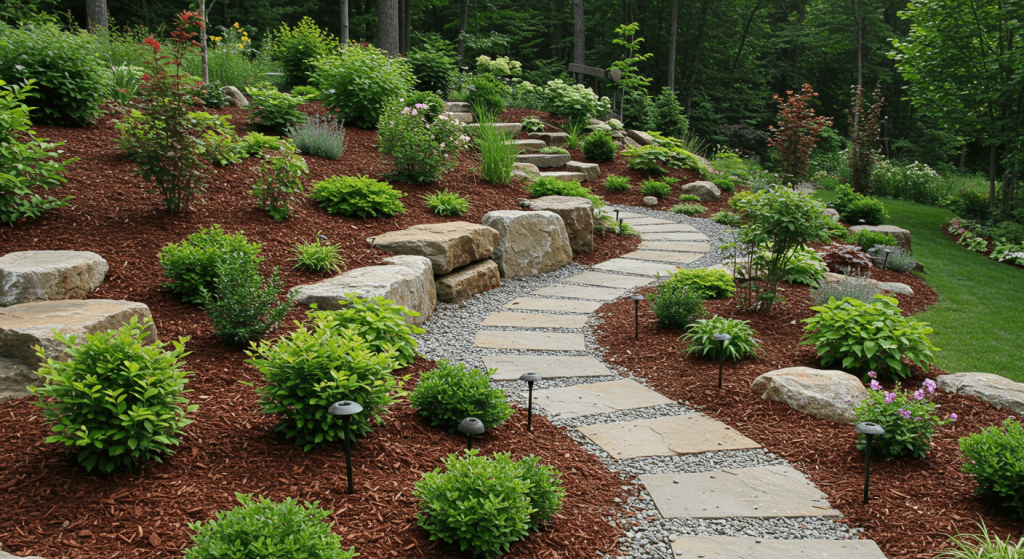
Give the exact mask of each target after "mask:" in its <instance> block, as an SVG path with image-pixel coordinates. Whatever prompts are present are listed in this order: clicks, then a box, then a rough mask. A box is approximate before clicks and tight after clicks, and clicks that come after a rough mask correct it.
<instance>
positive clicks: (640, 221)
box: [619, 214, 679, 226]
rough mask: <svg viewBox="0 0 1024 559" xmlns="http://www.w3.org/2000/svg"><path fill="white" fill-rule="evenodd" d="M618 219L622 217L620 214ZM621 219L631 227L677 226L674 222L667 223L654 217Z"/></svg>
mask: <svg viewBox="0 0 1024 559" xmlns="http://www.w3.org/2000/svg"><path fill="white" fill-rule="evenodd" d="M619 217H623V216H622V214H619ZM623 219H625V220H626V221H628V222H629V224H630V225H633V226H636V225H679V224H678V223H676V222H674V221H669V220H667V219H658V218H656V217H629V218H623Z"/></svg>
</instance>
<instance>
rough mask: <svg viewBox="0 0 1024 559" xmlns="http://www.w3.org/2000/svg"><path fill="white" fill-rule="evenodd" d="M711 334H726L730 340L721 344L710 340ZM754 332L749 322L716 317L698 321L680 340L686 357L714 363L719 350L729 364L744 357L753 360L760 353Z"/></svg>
mask: <svg viewBox="0 0 1024 559" xmlns="http://www.w3.org/2000/svg"><path fill="white" fill-rule="evenodd" d="M715 334H728V335H729V336H731V337H732V338H731V339H729V340H726V341H725V343H724V346H723V345H722V342H718V341H716V340H714V339H712V336H714V335H715ZM756 335H757V332H755V331H754V329H753V328H751V327H750V321H747V320H736V319H734V318H725V317H723V316H718V315H717V314H716V315H715V316H713V317H711V318H708V319H703V320H698V321H697V322H695V323H693V324H691V325H689V326H688V327H687V328H686V334H684V335H683V336H682V337H681V338H679V339H681V340H683V343H684V344H685V345H686V354H687V355H699V356H701V357H706V358H708V359H718V351H719V347H720V346H721V347H722V349H723V350H724V352H725V358H726V359H728V360H729V361H742V360H743V359H744V358H746V357H757V350H759V349H761V345H760V344H759V343H758V340H757V338H755V337H754V336H756Z"/></svg>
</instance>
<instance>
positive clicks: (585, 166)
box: [565, 161, 601, 181]
mask: <svg viewBox="0 0 1024 559" xmlns="http://www.w3.org/2000/svg"><path fill="white" fill-rule="evenodd" d="M565 170H566V171H569V172H570V173H583V175H584V176H586V177H587V178H586V180H588V181H592V180H594V179H596V178H598V177H600V176H601V166H600V165H598V164H597V163H581V162H579V161H570V162H568V163H566V164H565Z"/></svg>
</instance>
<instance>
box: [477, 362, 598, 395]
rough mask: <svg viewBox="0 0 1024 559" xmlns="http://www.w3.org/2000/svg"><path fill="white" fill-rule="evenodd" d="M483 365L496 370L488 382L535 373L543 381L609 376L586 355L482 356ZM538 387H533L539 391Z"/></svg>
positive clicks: (516, 378) (541, 385)
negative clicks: (543, 379)
mask: <svg viewBox="0 0 1024 559" xmlns="http://www.w3.org/2000/svg"><path fill="white" fill-rule="evenodd" d="M483 359H484V366H485V367H487V368H488V369H497V370H498V372H497V373H495V374H494V376H492V377H491V380H519V377H520V376H521V375H522V374H523V373H537V374H539V375H540V376H541V377H542V378H545V379H555V378H573V377H606V376H609V375H611V374H612V372H611V371H609V370H608V367H605V366H604V363H602V362H600V361H598V360H597V359H594V358H593V357H591V356H589V355H584V356H579V357H572V356H565V357H559V356H552V355H485V356H484V358H483ZM543 387H544V384H543V381H541V384H540V385H538V386H537V387H536V388H543Z"/></svg>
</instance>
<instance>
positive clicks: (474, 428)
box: [459, 417, 486, 450]
mask: <svg viewBox="0 0 1024 559" xmlns="http://www.w3.org/2000/svg"><path fill="white" fill-rule="evenodd" d="M485 430H486V429H484V422H483V421H480V420H479V419H477V418H475V417H467V418H466V419H463V420H462V423H459V432H460V433H465V435H466V450H471V449H472V448H473V435H483V434H484V431H485Z"/></svg>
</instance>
